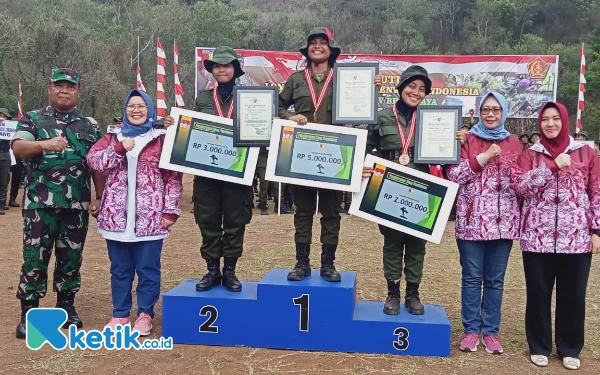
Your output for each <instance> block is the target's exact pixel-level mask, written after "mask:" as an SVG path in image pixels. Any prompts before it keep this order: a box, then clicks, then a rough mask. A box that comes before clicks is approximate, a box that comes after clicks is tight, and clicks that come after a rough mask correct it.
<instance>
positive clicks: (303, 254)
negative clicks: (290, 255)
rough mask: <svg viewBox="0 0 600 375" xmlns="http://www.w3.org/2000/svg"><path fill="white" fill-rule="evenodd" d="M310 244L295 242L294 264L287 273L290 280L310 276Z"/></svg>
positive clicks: (298, 279) (299, 279)
mask: <svg viewBox="0 0 600 375" xmlns="http://www.w3.org/2000/svg"><path fill="white" fill-rule="evenodd" d="M309 256H310V244H305V243H297V244H296V266H295V267H294V269H293V270H291V271H290V273H288V276H287V279H288V280H290V281H301V280H304V277H306V276H310V274H311V269H310V258H309Z"/></svg>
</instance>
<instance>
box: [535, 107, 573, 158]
mask: <svg viewBox="0 0 600 375" xmlns="http://www.w3.org/2000/svg"><path fill="white" fill-rule="evenodd" d="M547 108H556V109H558V113H560V122H561V123H562V128H561V129H560V132H559V133H558V135H557V136H556V138H554V139H549V138H548V137H546V134H544V131H543V129H542V115H543V114H544V111H545V110H546V109H547ZM538 127H539V129H540V141H539V142H540V143H541V144H542V146H544V148H545V149H546V151H548V153H550V155H552V157H553V158H556V157H557V156H558V155H560V154H562V153H563V152H565V150H566V149H567V147H569V144H571V135H570V134H569V113H568V112H567V108H566V107H565V106H564V105H562V104H560V103H558V102H548V103H546V104H544V106H543V107H542V109H541V110H540V113H539V114H538Z"/></svg>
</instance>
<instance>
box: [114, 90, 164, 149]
mask: <svg viewBox="0 0 600 375" xmlns="http://www.w3.org/2000/svg"><path fill="white" fill-rule="evenodd" d="M132 96H141V97H142V99H144V102H145V103H146V105H147V106H148V112H147V115H148V117H146V122H144V123H143V124H141V125H132V124H131V123H130V122H129V118H127V103H129V99H131V97H132ZM155 127H156V110H155V109H154V102H152V98H150V96H149V95H148V94H146V93H145V92H143V91H141V90H138V89H133V90H131V92H130V93H129V95H127V98H126V99H125V105H124V107H123V126H122V127H121V133H122V134H123V135H124V136H125V137H129V138H133V137H137V136H138V135H142V134H145V133H147V132H149V131H150V130H152V128H155Z"/></svg>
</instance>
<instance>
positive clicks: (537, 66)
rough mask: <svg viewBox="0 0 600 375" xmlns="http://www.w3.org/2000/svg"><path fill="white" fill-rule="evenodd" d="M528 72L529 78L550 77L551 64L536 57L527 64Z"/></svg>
mask: <svg viewBox="0 0 600 375" xmlns="http://www.w3.org/2000/svg"><path fill="white" fill-rule="evenodd" d="M527 70H528V71H529V77H531V78H533V79H544V78H546V75H548V70H550V64H549V63H548V62H547V61H546V60H544V59H542V58H541V57H536V58H535V59H533V60H532V61H531V62H530V63H529V64H527Z"/></svg>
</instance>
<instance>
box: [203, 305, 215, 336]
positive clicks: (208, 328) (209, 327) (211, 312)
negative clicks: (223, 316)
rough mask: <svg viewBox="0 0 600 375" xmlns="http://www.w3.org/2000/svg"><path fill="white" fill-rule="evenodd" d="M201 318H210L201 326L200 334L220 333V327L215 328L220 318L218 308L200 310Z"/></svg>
mask: <svg viewBox="0 0 600 375" xmlns="http://www.w3.org/2000/svg"><path fill="white" fill-rule="evenodd" d="M200 316H207V317H208V318H207V319H206V321H205V322H204V323H202V325H200V329H199V331H200V332H210V333H219V327H218V326H213V324H214V323H215V322H216V321H217V318H218V317H219V312H218V311H217V308H216V307H214V306H211V305H206V306H203V307H202V308H201V309H200Z"/></svg>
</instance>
